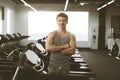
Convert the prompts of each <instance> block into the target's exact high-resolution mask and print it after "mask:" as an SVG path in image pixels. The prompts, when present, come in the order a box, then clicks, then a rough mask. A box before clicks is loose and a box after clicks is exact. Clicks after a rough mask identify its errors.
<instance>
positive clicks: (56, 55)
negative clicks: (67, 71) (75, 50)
mask: <svg viewBox="0 0 120 80" xmlns="http://www.w3.org/2000/svg"><path fill="white" fill-rule="evenodd" d="M69 42H70V32H67V34H66V36H65V37H64V38H61V37H60V36H59V34H58V32H57V31H55V35H54V45H57V46H60V45H65V44H67V43H69ZM69 62H70V54H63V53H60V52H51V57H50V64H52V65H56V66H62V65H65V64H69Z"/></svg>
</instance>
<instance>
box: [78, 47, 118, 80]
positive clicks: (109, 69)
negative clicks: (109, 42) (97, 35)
mask: <svg viewBox="0 0 120 80" xmlns="http://www.w3.org/2000/svg"><path fill="white" fill-rule="evenodd" d="M79 51H80V54H81V55H82V56H83V57H84V58H85V61H86V63H87V64H88V65H89V66H90V67H91V70H92V71H93V72H94V73H96V80H120V60H117V59H116V58H115V57H112V56H109V55H108V53H109V51H108V50H91V49H79Z"/></svg>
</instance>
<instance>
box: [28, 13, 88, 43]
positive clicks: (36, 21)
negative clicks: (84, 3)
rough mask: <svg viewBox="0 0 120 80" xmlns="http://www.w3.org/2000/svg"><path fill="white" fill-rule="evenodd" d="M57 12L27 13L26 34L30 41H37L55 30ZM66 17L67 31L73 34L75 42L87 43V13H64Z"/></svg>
mask: <svg viewBox="0 0 120 80" xmlns="http://www.w3.org/2000/svg"><path fill="white" fill-rule="evenodd" d="M58 13H59V12H54V11H52V12H46V11H43V12H42V11H39V12H29V13H28V34H29V35H30V36H31V38H30V39H39V38H41V37H43V36H46V35H47V34H48V33H49V32H51V31H53V30H56V29H57V28H58V27H57V23H56V15H57V14H58ZM65 13H66V14H67V15H68V18H69V19H68V24H67V30H69V31H70V32H72V33H74V34H75V36H76V39H77V41H88V17H89V16H88V15H89V13H88V12H76V11H72V12H71V11H70V12H69V11H68V12H65Z"/></svg>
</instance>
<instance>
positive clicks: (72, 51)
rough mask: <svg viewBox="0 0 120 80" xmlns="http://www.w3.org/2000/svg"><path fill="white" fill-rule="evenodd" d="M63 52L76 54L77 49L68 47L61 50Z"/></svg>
mask: <svg viewBox="0 0 120 80" xmlns="http://www.w3.org/2000/svg"><path fill="white" fill-rule="evenodd" d="M60 52H61V53H63V54H74V53H75V49H73V48H67V49H63V50H61V51H60Z"/></svg>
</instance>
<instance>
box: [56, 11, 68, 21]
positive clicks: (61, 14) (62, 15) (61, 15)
mask: <svg viewBox="0 0 120 80" xmlns="http://www.w3.org/2000/svg"><path fill="white" fill-rule="evenodd" d="M58 17H65V18H66V19H67V21H68V15H67V14H65V13H59V14H58V15H57V18H58Z"/></svg>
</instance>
